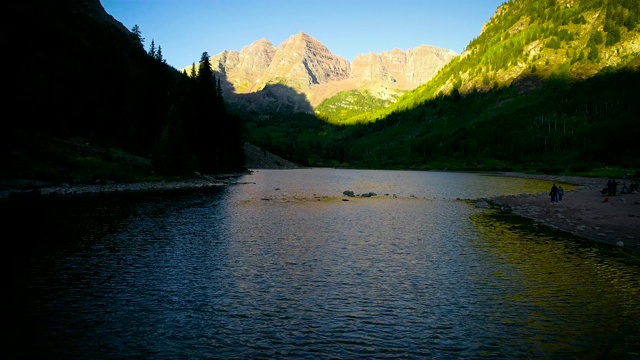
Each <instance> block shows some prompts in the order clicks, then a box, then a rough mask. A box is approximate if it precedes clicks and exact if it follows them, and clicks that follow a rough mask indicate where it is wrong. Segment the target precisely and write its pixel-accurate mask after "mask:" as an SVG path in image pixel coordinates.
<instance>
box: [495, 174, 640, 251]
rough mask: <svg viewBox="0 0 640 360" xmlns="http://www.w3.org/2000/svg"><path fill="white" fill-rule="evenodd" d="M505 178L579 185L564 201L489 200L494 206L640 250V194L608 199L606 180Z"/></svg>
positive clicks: (545, 195)
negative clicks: (605, 188)
mask: <svg viewBox="0 0 640 360" xmlns="http://www.w3.org/2000/svg"><path fill="white" fill-rule="evenodd" d="M503 175H504V176H511V177H529V178H538V179H544V180H549V181H554V182H557V183H559V184H560V183H568V184H574V185H577V186H576V187H575V189H574V190H571V191H566V192H565V195H564V197H563V199H562V201H560V202H551V201H550V197H549V194H548V193H542V194H533V195H515V196H504V197H496V198H492V199H489V202H490V203H492V204H493V205H494V206H497V207H500V208H503V209H507V210H510V211H512V212H513V213H514V214H517V215H519V216H523V217H525V218H529V219H532V220H535V221H536V222H539V223H542V224H544V225H547V226H550V227H554V228H557V229H559V230H562V231H565V232H568V233H571V234H574V235H577V236H581V237H583V238H587V239H590V240H594V241H598V242H603V243H607V244H611V245H615V246H621V247H624V248H628V249H630V250H633V251H640V194H639V193H632V194H618V195H616V196H604V195H601V194H600V190H601V189H602V188H603V187H604V185H605V184H606V183H607V179H606V178H583V177H564V176H548V175H527V174H519V173H504V174H503Z"/></svg>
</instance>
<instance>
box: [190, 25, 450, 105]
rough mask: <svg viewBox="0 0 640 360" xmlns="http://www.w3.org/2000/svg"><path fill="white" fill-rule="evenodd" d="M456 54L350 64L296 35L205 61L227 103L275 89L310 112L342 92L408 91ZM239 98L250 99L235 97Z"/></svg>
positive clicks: (416, 52) (396, 55)
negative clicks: (300, 100)
mask: <svg viewBox="0 0 640 360" xmlns="http://www.w3.org/2000/svg"><path fill="white" fill-rule="evenodd" d="M456 55H457V54H456V53H455V52H453V51H451V50H446V49H441V48H436V47H432V46H427V45H422V46H419V47H417V48H415V49H413V50H407V52H404V51H402V50H400V49H394V50H392V51H388V52H383V53H381V54H375V53H373V52H372V53H369V54H364V55H358V56H357V57H356V58H355V59H354V61H353V63H349V62H348V61H347V60H345V59H344V58H342V57H340V56H336V55H334V54H333V53H331V51H329V49H327V47H326V46H324V45H323V44H322V43H320V42H319V41H318V40H316V39H314V38H313V37H311V36H309V35H307V34H305V33H302V32H301V33H298V34H296V35H294V36H291V37H290V38H289V39H287V40H286V41H284V42H283V43H282V44H280V46H279V47H277V48H276V47H275V46H274V45H273V44H271V42H269V41H268V40H266V39H261V40H258V41H256V42H254V43H253V44H251V45H248V46H245V47H244V48H242V50H241V51H240V52H238V51H235V50H232V51H226V50H225V51H223V52H222V53H220V54H218V55H215V56H212V57H211V60H210V61H211V64H212V66H213V69H214V70H216V71H217V72H218V74H220V76H221V77H222V78H223V79H225V80H226V82H227V86H226V87H224V90H225V97H226V98H227V99H231V98H233V97H234V96H233V95H232V93H234V92H235V93H236V94H248V93H256V92H259V91H260V90H263V89H264V88H265V87H266V86H267V85H270V84H280V85H286V86H287V87H289V88H291V89H293V90H295V91H296V92H298V93H300V94H304V96H305V97H306V101H307V102H308V103H310V104H311V106H314V107H315V106H317V105H318V104H319V103H320V102H322V100H324V99H327V98H329V97H331V96H333V95H335V94H337V93H338V92H341V91H347V90H374V91H372V93H373V94H379V96H380V97H387V96H388V95H389V93H393V94H397V93H398V92H404V91H406V90H411V89H413V88H415V87H417V86H419V85H421V84H423V83H425V82H427V81H428V80H429V79H431V78H432V77H433V76H434V75H435V74H436V72H437V71H438V70H439V69H440V68H442V67H443V66H444V65H445V64H447V63H448V62H449V61H450V60H451V59H453V58H454V57H455V56H456ZM189 70H190V69H187V71H189ZM238 99H253V98H252V97H244V96H242V97H235V100H236V101H237V100H238ZM248 105H249V106H251V104H248Z"/></svg>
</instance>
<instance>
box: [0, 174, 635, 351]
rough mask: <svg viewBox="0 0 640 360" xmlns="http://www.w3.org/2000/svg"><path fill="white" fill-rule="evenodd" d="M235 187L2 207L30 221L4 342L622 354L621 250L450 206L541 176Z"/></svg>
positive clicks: (270, 180)
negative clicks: (8, 332)
mask: <svg viewBox="0 0 640 360" xmlns="http://www.w3.org/2000/svg"><path fill="white" fill-rule="evenodd" d="M239 182H244V183H245V184H243V185H235V186H229V187H224V188H221V189H219V190H208V191H202V192H192V193H187V192H182V193H179V194H174V193H156V194H139V195H134V194H124V195H119V196H104V197H82V198H77V199H62V200H60V199H59V200H51V201H45V202H41V203H37V204H32V205H30V206H26V205H24V204H23V206H20V205H15V204H12V205H11V206H14V208H7V209H6V210H7V211H6V215H7V216H5V219H10V220H11V221H10V222H8V223H7V229H8V230H9V229H13V228H14V227H15V226H17V225H15V224H18V220H19V219H25V218H26V219H29V220H30V221H31V223H38V224H45V225H46V226H45V227H42V226H41V227H38V229H36V228H32V229H23V232H22V237H21V239H20V240H22V239H28V238H30V241H33V243H37V244H39V245H38V246H25V248H24V249H23V250H22V252H21V256H19V257H17V256H14V257H13V258H12V259H11V261H9V262H8V263H10V264H11V269H10V270H11V271H10V273H11V282H10V283H11V289H12V291H11V293H12V294H13V296H12V302H11V307H10V308H9V309H8V312H9V313H11V319H12V321H11V325H12V328H13V329H14V331H13V332H12V334H13V335H11V337H10V338H8V339H5V340H6V346H4V348H5V349H7V350H6V351H9V352H10V353H11V354H20V355H25V356H27V357H34V356H42V355H46V356H47V357H50V358H67V359H68V358H113V357H124V358H131V357H152V358H194V359H197V358H274V357H276V358H304V357H311V358H393V357H401V358H425V357H426V358H478V357H498V358H500V357H502V358H525V357H526V358H545V359H548V358H567V357H569V358H573V357H579V358H580V357H594V356H595V357H609V358H634V357H638V356H639V355H638V349H640V340H639V338H640V337H639V336H638V334H640V261H638V259H637V257H634V256H633V255H631V254H627V253H625V252H624V251H620V249H616V248H613V247H607V246H603V245H602V244H594V243H591V242H584V241H580V240H579V239H576V238H573V237H570V236H564V235H562V234H561V233H553V232H544V231H537V230H536V229H535V228H532V227H531V226H521V224H518V223H513V222H509V221H505V220H504V219H501V218H500V216H499V215H496V214H495V212H494V211H493V210H484V209H477V208H476V207H475V206H474V204H473V202H472V201H466V200H467V199H478V198H489V197H493V196H499V195H514V194H520V193H542V192H548V188H549V187H550V183H549V182H546V181H540V180H527V179H514V178H504V177H498V176H490V175H488V174H473V173H447V172H413V171H365V170H344V169H296V170H257V171H254V173H253V174H251V175H246V176H244V177H243V178H241V179H239ZM347 190H351V191H354V193H355V194H364V193H369V192H373V193H375V194H376V196H373V197H362V196H355V197H346V196H343V191H347ZM345 200H348V201H345ZM34 209H35V210H34ZM12 224H14V225H12ZM8 233H9V234H11V232H8ZM13 240H14V241H18V239H17V238H15V237H14V238H13Z"/></svg>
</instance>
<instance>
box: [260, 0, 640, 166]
mask: <svg viewBox="0 0 640 360" xmlns="http://www.w3.org/2000/svg"><path fill="white" fill-rule="evenodd" d="M637 5H638V4H637V2H636V1H632V0H511V1H508V2H506V3H505V4H503V5H502V6H501V7H500V8H499V9H498V10H497V12H496V13H495V15H494V16H493V17H492V18H491V19H490V20H489V22H488V23H487V24H486V25H485V27H484V29H483V31H482V33H481V34H479V36H478V37H477V38H476V39H474V40H472V41H471V42H470V44H469V45H468V47H467V49H466V51H465V52H464V53H463V54H461V55H460V56H459V57H458V58H456V59H454V60H453V61H452V62H451V63H449V64H448V65H447V66H445V67H444V68H443V69H442V70H441V71H440V72H439V73H438V74H437V75H436V77H435V78H434V79H433V80H431V81H430V82H429V83H427V84H425V85H423V86H421V87H419V88H417V89H415V90H413V91H411V92H409V93H407V94H405V95H404V96H402V97H401V98H400V99H399V100H398V101H397V102H396V103H395V104H393V105H391V106H389V107H387V108H385V109H384V110H382V111H377V112H369V113H366V114H363V115H358V116H354V117H350V118H349V119H345V120H344V123H345V124H352V125H350V126H340V127H328V128H323V131H322V133H318V134H314V135H315V139H314V140H313V141H308V143H313V144H316V143H317V144H316V145H314V147H313V148H310V147H304V144H305V142H304V141H297V140H294V139H291V138H288V139H287V142H289V143H291V142H294V143H295V144H296V145H297V146H298V147H299V149H297V151H298V153H297V154H296V156H297V157H298V158H304V157H305V156H301V155H300V152H302V153H306V154H308V155H314V156H315V158H318V157H319V158H321V159H322V160H321V162H322V163H323V164H327V163H330V164H341V165H349V166H358V167H386V168H388V167H401V168H444V167H446V168H453V167H455V168H466V169H519V170H527V169H533V170H542V171H553V172H559V171H566V170H574V171H578V170H584V169H589V168H592V167H597V166H601V165H603V164H606V165H619V166H626V167H640V160H639V159H640V147H638V146H635V144H634V142H635V141H636V140H635V139H639V138H640V116H639V115H638V114H640V112H639V111H640V108H639V105H638V101H637V99H640V81H639V80H640V75H639V74H640V45H638V44H640V27H639V25H638V12H639V11H640V10H639V8H638V6H637ZM270 126H272V130H273V131H271V133H270V134H269V136H270V137H272V138H274V137H277V136H276V134H277V133H278V132H279V130H278V128H279V126H277V125H276V126H274V125H273V124H271V125H270ZM284 126H288V125H284ZM256 134H257V133H256ZM305 136H306V137H307V138H309V134H307V135H305ZM255 140H256V141H260V139H259V138H256V139H255ZM318 144H319V145H318ZM279 146H280V147H281V146H282V144H278V143H272V147H273V150H275V151H278V150H280V151H281V152H282V151H284V150H283V148H279ZM289 147H291V146H289ZM318 154H320V155H319V156H318ZM336 154H337V155H336ZM306 157H307V158H312V157H311V156H306ZM309 165H314V164H313V163H310V164H309Z"/></svg>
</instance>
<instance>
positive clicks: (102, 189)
mask: <svg viewBox="0 0 640 360" xmlns="http://www.w3.org/2000/svg"><path fill="white" fill-rule="evenodd" d="M241 175H243V174H242V173H240V174H224V175H215V176H214V175H201V176H199V177H197V178H193V179H185V180H166V181H141V182H131V183H118V182H96V183H94V184H80V183H62V184H31V183H29V184H24V185H21V186H16V185H14V186H10V185H6V184H5V186H4V187H3V189H2V190H0V199H3V198H4V199H6V198H10V197H26V196H76V195H91V194H103V193H124V192H142V191H173V190H188V189H206V188H213V187H218V186H225V185H230V184H238V182H237V179H238V177H240V176H241Z"/></svg>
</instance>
